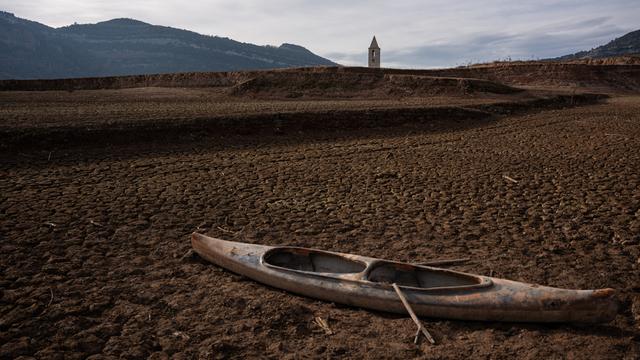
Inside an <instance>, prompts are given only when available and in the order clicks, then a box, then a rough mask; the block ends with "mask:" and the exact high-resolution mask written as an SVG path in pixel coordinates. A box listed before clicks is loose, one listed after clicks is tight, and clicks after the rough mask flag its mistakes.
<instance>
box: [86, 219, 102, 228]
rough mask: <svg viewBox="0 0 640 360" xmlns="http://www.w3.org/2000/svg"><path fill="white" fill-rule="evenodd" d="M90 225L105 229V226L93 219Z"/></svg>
mask: <svg viewBox="0 0 640 360" xmlns="http://www.w3.org/2000/svg"><path fill="white" fill-rule="evenodd" d="M89 223H90V224H91V225H93V226H97V227H104V225H102V224H100V223H99V222H95V221H93V220H91V219H89Z"/></svg>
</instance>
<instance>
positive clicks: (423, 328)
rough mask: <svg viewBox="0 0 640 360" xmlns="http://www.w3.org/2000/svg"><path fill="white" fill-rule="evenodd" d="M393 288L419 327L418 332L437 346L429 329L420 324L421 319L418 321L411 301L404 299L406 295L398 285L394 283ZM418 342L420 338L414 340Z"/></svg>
mask: <svg viewBox="0 0 640 360" xmlns="http://www.w3.org/2000/svg"><path fill="white" fill-rule="evenodd" d="M391 286H393V289H394V290H395V291H396V294H398V297H399V298H400V301H402V305H404V307H405V309H407V312H408V313H409V316H411V319H413V322H414V323H416V325H417V326H418V331H420V332H421V333H422V334H423V335H424V337H426V338H427V340H429V342H430V343H431V344H435V343H436V341H435V340H434V339H433V337H432V336H431V334H430V333H429V331H427V329H426V328H425V327H424V326H423V325H422V323H421V322H420V319H418V316H416V313H415V312H414V311H413V308H411V305H410V304H409V301H407V298H405V297H404V294H403V293H402V291H401V290H400V288H399V287H398V285H396V283H393V284H391ZM417 340H418V337H416V339H414V343H417Z"/></svg>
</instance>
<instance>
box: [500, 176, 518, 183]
mask: <svg viewBox="0 0 640 360" xmlns="http://www.w3.org/2000/svg"><path fill="white" fill-rule="evenodd" d="M502 177H503V178H505V179H507V180H509V181H511V182H512V183H514V184H517V183H518V180H516V179H514V178H512V177H509V176H507V175H502Z"/></svg>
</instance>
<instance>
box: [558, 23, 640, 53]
mask: <svg viewBox="0 0 640 360" xmlns="http://www.w3.org/2000/svg"><path fill="white" fill-rule="evenodd" d="M632 54H640V30H635V31H631V32H629V33H627V34H625V35H623V36H621V37H619V38H616V39H613V40H611V41H610V42H608V43H607V44H605V45H602V46H598V47H596V48H593V49H591V50H586V51H580V52H577V53H575V54H569V55H564V56H560V57H557V58H554V59H552V60H560V61H565V60H578V59H602V58H608V57H615V56H623V55H632Z"/></svg>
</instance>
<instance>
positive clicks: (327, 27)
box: [0, 0, 640, 68]
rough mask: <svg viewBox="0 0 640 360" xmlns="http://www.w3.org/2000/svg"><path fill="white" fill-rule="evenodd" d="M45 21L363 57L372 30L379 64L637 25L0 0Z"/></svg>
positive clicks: (630, 20) (371, 8)
mask: <svg viewBox="0 0 640 360" xmlns="http://www.w3.org/2000/svg"><path fill="white" fill-rule="evenodd" d="M0 8H2V9H5V10H7V11H11V12H14V13H16V15H17V16H20V17H24V18H28V19H31V20H35V21H39V22H42V23H45V24H47V25H52V26H63V25H68V24H71V23H73V22H78V23H89V22H98V21H104V20H109V19H111V18H116V17H129V18H136V19H139V20H142V21H146V22H149V23H152V24H159V25H167V26H174V27H178V28H182V29H189V30H193V31H196V32H199V33H203V34H207V35H219V36H225V37H230V38H233V39H235V40H238V41H243V42H252V43H256V44H273V45H279V44H281V43H284V42H288V43H296V44H300V45H302V46H305V47H307V48H309V49H310V50H312V51H314V52H316V53H318V54H320V55H322V56H326V57H328V58H330V59H332V60H334V61H337V62H339V63H343V64H345V65H364V64H366V48H367V47H368V45H369V43H370V41H371V37H372V36H373V35H374V34H375V35H377V37H378V40H379V43H380V46H381V47H382V60H383V65H385V66H395V67H414V68H416V67H444V66H454V65H458V64H464V63H467V62H470V61H471V62H476V61H490V60H495V59H504V58H506V57H511V58H514V59H516V58H519V59H529V58H531V57H534V58H545V57H554V56H560V55H565V54H567V53H572V52H575V51H579V50H586V49H590V48H592V47H594V46H597V45H601V44H604V43H606V42H608V41H610V40H612V39H613V38H615V37H618V36H621V35H623V34H625V33H626V32H628V31H631V30H635V29H636V28H637V26H638V22H637V18H638V15H640V1H637V0H608V1H606V2H604V1H601V0H597V1H596V0H522V1H512V0H484V1H482V2H480V1H476V0H457V1H450V0H396V1H393V2H391V1H384V0H351V1H348V2H345V1H342V0H340V1H338V0H324V1H317V0H270V1H262V0H242V1H237V0H190V1H184V0H111V1H109V2H104V1H101V0H20V1H16V0H0Z"/></svg>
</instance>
